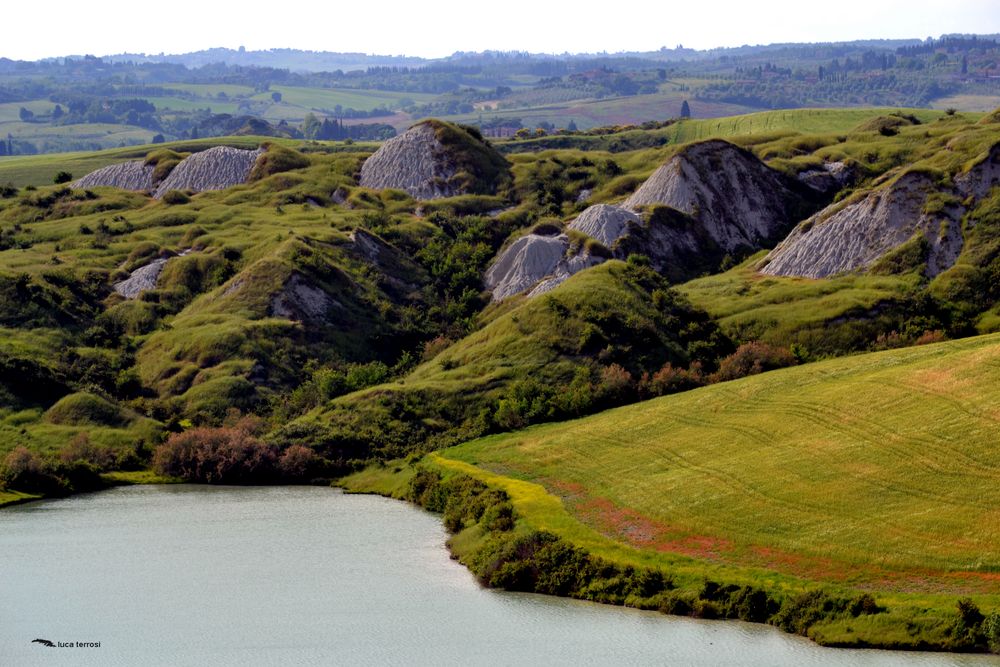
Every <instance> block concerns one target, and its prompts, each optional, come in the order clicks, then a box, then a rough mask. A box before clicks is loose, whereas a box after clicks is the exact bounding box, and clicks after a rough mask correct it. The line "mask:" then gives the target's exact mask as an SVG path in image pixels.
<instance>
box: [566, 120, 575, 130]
mask: <svg viewBox="0 0 1000 667" xmlns="http://www.w3.org/2000/svg"><path fill="white" fill-rule="evenodd" d="M566 129H567V130H569V131H570V132H576V129H577V128H576V121H574V120H573V119H572V118H570V120H569V124H568V125H566Z"/></svg>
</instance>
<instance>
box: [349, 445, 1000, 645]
mask: <svg viewBox="0 0 1000 667" xmlns="http://www.w3.org/2000/svg"><path fill="white" fill-rule="evenodd" d="M394 463H397V464H398V463H400V462H389V463H386V464H383V465H379V464H376V465H373V466H369V467H368V468H365V469H364V470H361V471H359V472H356V473H353V474H352V475H347V476H345V477H343V478H340V479H338V480H335V482H334V485H335V486H339V487H341V488H343V489H344V490H345V492H346V493H364V494H371V495H380V496H384V497H389V498H393V499H395V500H403V501H405V502H408V503H411V504H415V505H417V506H419V507H422V508H424V509H426V510H428V511H432V512H434V513H437V514H439V515H442V519H443V521H444V523H445V528H446V530H447V531H448V533H449V539H448V541H447V547H448V549H449V552H450V553H451V557H452V558H453V559H455V560H457V561H459V562H460V563H462V564H463V565H464V566H465V567H466V568H468V569H469V570H470V571H471V572H472V573H473V574H474V575H475V576H476V577H477V578H478V579H479V581H480V583H481V584H483V585H484V586H486V587H487V588H498V589H502V590H512V591H523V592H534V593H541V594H548V595H555V596H557V597H566V598H571V599H581V600H585V601H591V602H599V603H603V604H611V605H614V606H625V607H635V608H639V609H644V610H648V611H658V612H660V613H664V614H666V615H671V616H679V617H687V618H697V619H703V620H741V621H745V622H751V623H757V624H762V625H770V626H772V627H775V628H777V629H779V630H782V631H783V632H785V633H788V634H794V635H798V636H801V637H804V638H806V639H809V640H811V641H812V642H814V643H816V644H817V645H819V646H824V647H828V648H845V649H872V650H883V651H905V652H908V653H912V652H928V653H952V654H963V655H994V653H991V652H990V651H989V650H988V649H987V648H986V647H985V646H981V645H979V646H971V647H970V646H954V645H948V644H947V643H946V641H948V640H950V639H951V637H950V635H948V634H945V635H943V636H942V635H941V633H938V634H937V635H934V634H933V633H932V630H935V629H936V630H941V629H942V628H941V627H940V626H938V627H931V628H926V629H925V632H923V633H920V634H918V635H916V636H912V635H909V636H905V638H903V641H900V637H898V636H895V637H894V636H892V632H890V630H893V629H896V628H895V627H894V626H895V625H899V624H903V623H906V622H907V621H906V620H905V618H904V617H905V616H906V614H907V613H909V611H910V609H909V608H902V609H901V608H899V607H898V606H897V605H895V603H894V604H893V608H889V607H880V606H879V605H878V604H877V603H876V602H875V599H874V598H873V597H872V596H871V595H869V594H867V593H864V592H862V591H858V590H853V593H856V594H860V595H858V597H856V598H855V599H854V600H853V601H850V602H854V603H855V604H857V603H858V601H859V600H860V601H861V605H862V607H864V608H866V609H865V610H864V611H861V612H860V613H857V614H854V615H852V614H851V613H850V612H849V611H846V610H844V609H841V610H839V611H838V610H836V609H834V610H832V612H831V610H829V609H828V610H827V611H828V612H831V613H830V614H829V617H828V618H819V619H816V618H815V616H816V612H817V610H816V609H815V608H811V607H809V606H805V607H803V606H799V607H795V605H794V604H793V605H791V606H788V609H789V613H788V614H785V615H784V616H782V615H781V614H780V613H778V612H775V613H771V614H768V615H766V616H764V615H763V612H761V611H760V610H761V607H760V606H759V605H758V607H757V610H756V612H754V611H753V610H752V608H751V611H750V613H736V614H734V613H733V611H732V608H728V609H727V608H726V604H725V603H726V595H729V596H730V597H731V598H737V597H739V596H743V599H744V602H745V600H746V599H747V597H748V595H749V596H754V595H755V596H756V597H757V600H758V602H760V601H762V600H768V599H769V600H771V601H774V602H776V601H777V600H779V599H781V600H782V608H781V610H780V611H784V610H785V608H786V605H788V601H789V600H790V599H791V598H794V597H796V591H794V590H788V589H787V587H784V586H781V585H773V586H771V587H768V586H762V587H759V588H754V587H750V586H747V585H746V584H745V583H743V582H740V583H739V584H737V583H727V582H726V581H724V580H723V581H721V582H716V581H712V580H711V579H708V578H707V577H705V578H703V581H704V584H705V585H704V587H703V591H702V593H704V592H705V589H708V588H712V589H713V590H714V592H712V593H710V594H709V595H708V597H707V598H706V597H703V596H702V595H701V594H699V595H698V596H696V597H695V598H694V599H693V600H692V599H690V597H691V596H688V598H689V599H684V598H685V595H684V593H683V592H682V591H679V590H678V591H677V594H676V595H674V597H671V596H670V595H668V596H667V597H666V598H665V600H666V602H667V604H665V605H664V604H662V602H663V601H664V600H663V599H661V600H659V602H660V604H650V603H649V601H648V600H647V601H646V602H645V603H644V602H643V600H641V599H627V600H624V601H622V600H609V599H595V598H594V597H588V596H587V595H579V594H573V593H572V592H570V593H566V592H552V591H547V590H538V589H533V590H532V589H527V588H523V587H518V586H514V587H509V586H504V585H495V584H494V583H493V582H491V581H489V580H488V578H484V577H483V576H482V574H481V572H478V571H477V564H480V561H479V560H477V559H478V557H479V556H480V555H481V554H482V552H483V550H484V549H487V548H488V547H487V546H486V545H485V542H487V541H488V540H487V539H486V537H484V535H483V531H482V530H481V529H480V527H479V524H478V522H477V523H475V524H473V525H464V524H459V526H456V525H455V523H454V520H453V519H452V520H451V521H450V520H449V516H448V511H450V510H451V509H453V504H454V503H453V502H451V499H446V500H444V501H443V502H442V501H441V499H437V500H436V501H433V502H436V503H437V504H438V505H445V506H447V507H448V508H449V510H446V511H441V510H440V509H436V508H435V507H433V506H431V507H429V506H428V504H427V503H425V502H422V501H421V500H420V499H414V498H413V497H412V495H411V493H410V489H409V487H410V486H411V485H412V480H413V478H414V477H415V476H416V475H417V474H418V471H419V470H420V469H424V470H434V471H435V473H444V475H445V477H444V479H445V480H448V479H453V478H462V477H467V478H469V479H473V480H475V481H477V482H479V483H481V484H483V485H484V486H485V487H486V488H489V489H491V490H497V489H496V486H495V485H494V484H491V480H490V478H491V477H495V476H493V475H491V474H490V473H487V472H486V471H478V472H479V475H470V474H469V472H470V471H469V470H467V469H466V466H467V464H463V463H462V462H459V461H451V460H447V459H443V457H440V455H439V454H438V453H431V454H429V455H428V456H426V457H425V458H424V459H423V460H422V461H421V462H420V463H418V464H416V466H414V465H395V466H394V467H393V464H394ZM451 464H455V465H454V466H452V465H451ZM469 467H471V466H469ZM477 470H478V469H477ZM449 474H450V475H451V477H448V476H447V475H449ZM508 481H510V482H511V483H512V484H522V482H520V481H518V480H508ZM524 484H526V483H524ZM502 493H504V494H505V495H506V490H504V491H502ZM507 497H508V498H509V496H507ZM433 502H432V504H433ZM511 502H512V503H513V505H514V506H515V507H516V506H517V505H518V500H517V499H516V498H511ZM535 502H540V501H539V500H538V499H535ZM556 502H558V500H557V499H556ZM514 519H515V520H516V521H517V524H518V526H517V529H521V528H522V524H524V525H528V524H529V523H530V522H529V521H528V519H527V518H526V517H524V516H523V515H519V514H518V513H517V512H516V511H515V512H514ZM456 527H458V528H459V529H458V530H454V528H456ZM546 528H553V527H552V526H546V527H543V528H542V529H541V530H539V529H538V528H537V527H535V526H531V527H530V530H532V531H534V532H535V533H536V534H537V533H539V532H547V531H546ZM552 533H554V535H553V536H554V537H555V538H556V542H557V543H561V545H562V546H563V547H565V548H569V549H575V550H577V551H578V552H580V553H582V554H584V555H585V556H586V557H587V558H591V559H597V560H602V559H601V557H600V556H595V555H594V554H593V553H592V552H591V551H589V550H588V549H587V548H586V547H581V546H579V545H577V544H574V543H573V542H570V541H566V540H564V539H563V538H561V537H559V536H558V529H557V528H554V529H553V530H552ZM552 533H550V534H552ZM641 567H642V566H641V565H637V566H635V568H634V569H636V570H638V569H640V568H641ZM626 568H627V569H632V566H626ZM650 569H657V568H650ZM707 569H708V568H706V570H707ZM543 574H545V573H543ZM549 574H551V573H549ZM774 574H777V573H774ZM666 576H667V577H668V578H671V579H672V577H673V574H672V573H667V575H666ZM771 583H773V581H772V582H771ZM850 590H851V589H843V588H842V587H834V586H832V585H829V584H825V583H824V582H808V581H802V582H800V588H799V590H798V591H797V593H798V595H797V597H798V598H800V599H801V598H804V597H809V596H810V595H814V596H816V597H817V598H818V601H819V602H820V605H821V606H823V607H828V606H829V604H830V603H831V601H833V602H834V603H835V601H836V599H837V593H840V594H847V593H848V592H849V591H850ZM831 591H832V593H831ZM667 592H668V593H673V591H669V590H668V591H667ZM713 596H715V597H713ZM824 596H825V599H823V598H824ZM654 597H655V596H654ZM880 597H881V596H880ZM841 600H842V601H844V602H849V601H848V600H846V599H844V598H841ZM720 602H721V603H722V604H719V603H720ZM763 604H764V605H765V607H764V608H766V605H767V603H766V602H763ZM699 605H700V606H699ZM751 607H752V605H751ZM811 617H812V618H811ZM911 620H912V619H911ZM866 622H870V623H871V624H873V625H874V626H879V625H880V624H881V625H884V626H887V627H886V634H885V635H884V639H881V640H880V639H879V638H878V637H873V636H864V635H856V636H854V637H851V638H849V639H847V640H845V639H844V637H842V636H838V635H837V634H836V633H835V632H832V631H831V630H837V629H838V626H844V625H846V626H847V629H848V630H851V629H852V628H851V626H852V625H863V624H865V623H866ZM935 639H937V640H938V641H935Z"/></svg>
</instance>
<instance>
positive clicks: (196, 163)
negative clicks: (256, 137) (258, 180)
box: [153, 146, 264, 199]
mask: <svg viewBox="0 0 1000 667" xmlns="http://www.w3.org/2000/svg"><path fill="white" fill-rule="evenodd" d="M263 154H264V149H262V148H258V149H257V150H252V151H250V150H243V149H240V148H230V147H229V146H216V147H215V148H209V149H208V150H205V151H202V152H200V153H195V154H193V155H190V156H188V157H186V158H184V159H183V160H181V162H180V164H178V165H177V166H176V167H174V170H173V171H171V172H170V175H169V176H167V177H166V178H165V179H164V180H163V182H162V183H160V185H159V186H157V188H156V191H155V192H154V193H153V196H154V197H156V198H157V199H159V198H160V197H162V196H163V195H164V194H166V193H167V192H169V191H170V190H192V191H194V192H204V191H206V190H225V189H226V188H231V187H233V186H234V185H242V184H243V183H246V182H247V179H249V178H250V172H251V171H252V170H253V167H254V165H255V164H256V163H257V158H259V157H260V156H261V155H263Z"/></svg>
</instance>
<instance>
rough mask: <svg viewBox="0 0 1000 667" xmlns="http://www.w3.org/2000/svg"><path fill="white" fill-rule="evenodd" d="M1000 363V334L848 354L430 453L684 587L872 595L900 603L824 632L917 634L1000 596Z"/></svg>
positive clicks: (531, 520) (523, 508)
mask: <svg viewBox="0 0 1000 667" xmlns="http://www.w3.org/2000/svg"><path fill="white" fill-rule="evenodd" d="M998 369H1000V337H998V336H995V335H992V336H985V337H978V338H971V339H966V340H962V341H953V342H948V343H943V344H937V345H929V346H924V347H918V348H911V349H907V350H899V351H891V352H883V353H876V354H869V355H863V356H856V357H849V358H845V359H838V360H831V361H826V362H822V363H817V364H810V365H807V366H803V367H800V368H793V369H786V370H782V371H775V372H772V373H767V374H764V375H760V376H755V377H752V378H745V379H743V380H737V381H734V382H729V383H724V384H720V385H715V386H712V387H707V388H703V389H698V390H695V391H691V392H687V393H684V394H679V395H674V396H668V397H664V398H660V399H656V400H652V401H648V402H644V403H639V404H636V405H632V406H627V407H624V408H619V409H615V410H610V411H608V412H604V413H601V414H598V415H595V416H592V417H588V418H584V419H580V420H578V421H572V422H565V423H560V424H551V425H543V426H536V427H533V428H530V429H527V430H524V431H519V432H515V433H510V434H503V435H496V436H491V437H487V438H483V439H480V440H476V441H473V442H470V443H467V444H465V445H461V446H459V447H455V448H452V449H447V450H444V451H442V452H439V453H437V454H435V455H432V457H431V458H430V464H431V465H432V466H438V467H441V468H444V469H449V470H453V471H460V472H463V473H466V474H469V475H472V476H473V477H477V478H479V479H481V480H483V481H485V482H487V483H488V484H490V485H495V486H497V487H500V488H503V489H505V490H506V491H507V492H508V493H509V494H510V496H511V499H512V502H513V504H514V507H515V509H516V510H517V512H518V513H519V516H520V517H521V519H522V520H523V522H524V523H525V524H527V525H528V526H530V527H532V528H534V529H543V530H547V531H551V532H554V533H555V534H556V535H558V536H559V537H562V538H564V539H566V540H568V541H569V542H570V543H572V544H575V545H580V546H583V547H585V548H586V549H587V550H588V551H590V552H592V553H594V554H597V555H599V556H602V557H604V558H607V559H610V560H612V561H614V562H619V563H628V564H633V565H636V566H647V567H648V566H651V565H654V566H658V567H662V568H664V569H665V570H666V571H667V572H669V573H671V574H672V575H674V576H675V577H676V578H677V582H678V585H680V586H682V587H689V588H692V589H696V588H698V587H699V586H700V585H701V582H703V581H704V579H705V578H706V577H707V578H710V579H714V580H716V581H720V580H721V581H727V582H728V581H732V582H735V583H738V584H744V583H748V582H749V583H754V584H756V585H761V586H763V587H764V588H771V589H774V590H779V591H780V590H785V591H795V590H800V591H801V590H805V589H807V588H808V587H810V586H817V585H818V586H822V587H829V588H831V589H832V590H845V589H861V590H867V591H871V592H873V593H874V594H875V597H876V599H877V600H878V601H879V603H880V604H883V605H885V606H887V607H888V613H887V614H884V615H883V614H880V615H877V616H873V617H871V618H870V619H868V620H865V619H858V621H857V622H854V623H849V624H847V625H846V626H845V625H844V624H843V623H835V624H833V625H830V626H829V627H824V626H822V625H821V626H818V627H815V628H814V629H813V630H812V631H811V632H812V634H813V635H814V636H815V637H817V638H819V639H821V640H823V641H827V642H832V643H837V642H848V643H851V642H854V643H858V642H860V643H864V642H869V643H873V644H876V645H885V644H887V643H891V642H890V641H887V640H890V639H891V640H898V641H899V642H900V643H902V644H904V645H905V643H906V641H905V640H906V637H907V632H908V631H907V630H906V624H907V623H909V624H910V626H911V630H910V636H911V639H912V638H913V637H916V636H917V635H919V634H921V633H923V632H926V633H930V635H933V634H934V633H935V632H937V633H941V632H943V631H944V630H943V628H944V626H945V625H946V624H947V623H948V622H949V621H948V619H949V618H950V615H953V613H954V612H953V610H954V605H955V601H956V599H957V598H959V597H963V596H971V597H972V598H973V599H974V600H975V601H976V602H977V603H979V604H980V606H982V607H983V608H984V609H997V608H998V607H1000V595H998V593H997V582H996V578H997V571H998V570H1000V534H998V533H997V531H996V529H995V527H996V526H997V521H996V512H997V508H998V507H1000V491H998V487H997V483H996V482H997V479H998V476H1000V466H998V464H997V456H996V449H997V443H996V437H995V436H996V433H997V414H996V410H995V406H996V405H997V403H998V401H1000V370H998ZM851 626H853V627H851ZM938 626H941V627H938ZM913 628H918V629H919V631H915V630H913ZM934 628H937V629H936V630H935V629H934Z"/></svg>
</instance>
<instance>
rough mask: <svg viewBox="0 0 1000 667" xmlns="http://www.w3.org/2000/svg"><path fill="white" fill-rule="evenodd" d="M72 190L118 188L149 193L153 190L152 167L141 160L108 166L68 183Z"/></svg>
mask: <svg viewBox="0 0 1000 667" xmlns="http://www.w3.org/2000/svg"><path fill="white" fill-rule="evenodd" d="M70 187H72V188H99V187H109V188H120V189H122V190H135V191H136V192H149V191H150V190H152V189H153V166H152V165H147V164H144V163H143V161H142V160H131V161H129V162H121V163H119V164H112V165H108V166H107V167H102V168H101V169H98V170H97V171H92V172H90V173H89V174H87V175H86V176H84V177H83V178H81V179H79V180H76V181H73V182H72V183H70Z"/></svg>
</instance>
